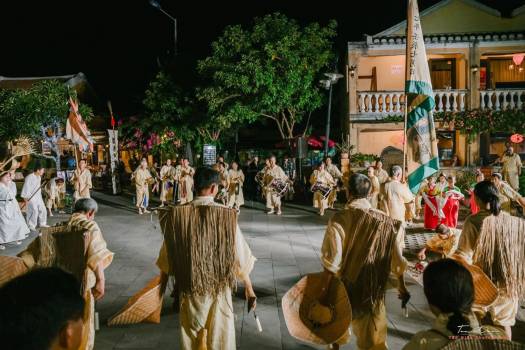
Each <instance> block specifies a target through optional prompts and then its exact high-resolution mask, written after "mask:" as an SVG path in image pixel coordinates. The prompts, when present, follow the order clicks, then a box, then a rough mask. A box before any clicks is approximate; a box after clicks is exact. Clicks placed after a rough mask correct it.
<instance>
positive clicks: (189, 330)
mask: <svg viewBox="0 0 525 350" xmlns="http://www.w3.org/2000/svg"><path fill="white" fill-rule="evenodd" d="M200 171H203V172H205V174H204V175H203V176H202V177H201V176H200V175H199V176H198V177H197V179H199V178H203V177H205V178H206V180H210V181H211V182H212V185H211V186H210V187H204V186H205V185H204V184H199V183H196V184H195V187H196V188H195V189H196V192H197V198H196V199H195V200H194V201H193V202H192V203H190V204H189V205H190V206H194V207H199V206H221V205H220V204H218V203H216V202H215V196H216V195H217V192H218V186H219V177H218V174H217V173H216V172H215V171H214V170H211V169H205V168H199V169H197V172H200ZM212 171H213V172H214V174H210V173H211V172H212ZM201 187H202V188H201ZM196 234H198V232H196ZM167 249H168V248H167V247H166V242H164V243H163V245H162V247H161V249H160V252H159V257H158V260H157V266H158V267H159V269H160V270H161V273H162V279H163V280H166V279H167V276H168V275H170V274H172V273H173V271H172V268H171V267H170V266H172V265H173V264H172V262H170V261H169V259H168V251H167ZM234 251H235V266H236V267H237V268H236V271H235V276H236V278H237V280H240V281H243V283H244V286H245V295H246V298H247V299H248V298H254V297H255V293H254V291H253V288H252V284H251V280H250V273H251V271H252V269H253V265H254V263H255V261H256V259H255V257H254V256H253V255H252V252H251V250H250V247H249V246H248V244H247V243H246V241H245V239H244V236H243V234H242V232H241V229H240V228H239V225H236V234H235V247H234ZM188 268H189V267H188ZM234 321H235V319H234V311H233V302H232V291H231V289H230V287H229V286H226V287H224V288H223V290H221V291H219V292H218V293H217V294H216V295H215V296H212V295H209V294H204V295H200V296H199V295H188V294H185V293H181V294H180V328H181V347H180V349H182V350H197V349H201V348H200V347H199V345H200V344H202V343H205V345H206V346H207V347H206V348H207V349H208V350H235V349H236V344H235V323H234Z"/></svg>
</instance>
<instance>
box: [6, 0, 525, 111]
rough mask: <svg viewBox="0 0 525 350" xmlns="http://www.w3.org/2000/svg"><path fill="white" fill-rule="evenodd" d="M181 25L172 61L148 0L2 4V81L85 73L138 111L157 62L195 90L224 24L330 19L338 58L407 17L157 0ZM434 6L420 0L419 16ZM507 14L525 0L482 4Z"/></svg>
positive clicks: (165, 31)
mask: <svg viewBox="0 0 525 350" xmlns="http://www.w3.org/2000/svg"><path fill="white" fill-rule="evenodd" d="M159 2H160V3H161V5H162V7H163V9H165V10H166V11H167V12H169V13H170V14H172V15H173V16H174V17H176V18H177V19H178V22H179V23H178V36H179V41H178V55H177V57H176V59H173V25H172V22H171V20H170V19H169V18H167V17H166V16H165V15H163V14H162V13H161V12H160V11H158V10H157V9H155V8H153V7H152V6H150V5H149V3H148V1H147V0H127V1H115V0H105V1H101V0H92V1H89V0H84V1H75V0H71V1H57V0H53V1H49V0H48V1H42V0H40V1H21V0H17V1H7V0H3V1H2V2H1V5H0V13H1V14H2V16H1V20H0V33H1V34H0V35H1V38H2V40H1V45H2V46H1V54H0V75H4V76H42V75H62V74H71V73H77V72H84V73H85V74H86V75H87V77H88V80H89V81H90V83H91V85H92V86H93V88H94V90H95V91H96V92H97V94H98V95H99V97H100V99H101V100H102V101H105V100H107V99H111V100H112V102H113V107H114V110H115V112H116V113H118V114H120V115H126V114H128V115H129V114H131V113H137V112H138V111H140V108H141V106H140V101H141V100H142V95H143V92H144V89H145V87H146V85H147V82H148V81H149V80H150V79H151V78H152V77H153V76H154V75H155V73H156V72H157V71H158V70H159V66H158V62H159V61H160V62H161V63H164V64H168V65H169V66H170V67H173V68H172V69H174V72H175V75H176V77H177V81H178V82H179V83H180V84H181V85H182V86H187V87H191V86H194V85H196V84H198V81H197V77H196V76H195V73H194V67H195V63H196V60H197V59H200V58H203V57H205V56H206V55H208V54H209V53H210V43H211V42H212V41H213V40H214V39H215V38H216V37H217V36H219V35H220V33H221V32H222V30H223V29H224V27H225V26H227V25H229V24H243V25H249V24H250V23H251V22H252V19H253V17H256V16H263V15H265V14H268V13H272V12H281V13H284V14H286V15H287V16H289V17H292V18H296V19H297V20H299V21H300V22H302V23H306V22H310V21H317V22H320V23H327V22H328V20H330V19H335V20H336V21H337V22H338V24H339V27H338V32H339V36H338V38H337V43H336V47H337V48H338V49H339V50H340V52H343V51H342V50H343V48H344V45H345V42H346V41H349V40H360V39H362V35H363V34H364V33H367V34H374V33H376V32H379V31H381V30H383V29H386V28H388V27H389V26H391V25H393V24H395V23H397V22H399V21H401V20H403V19H404V18H405V11H406V10H405V8H406V1H405V0H389V1H377V0H367V1H350V0H347V1H311V2H306V1H286V0H251V1H243V2H233V1H213V2H212V1H210V2H205V1H196V0H192V1H174V0H159ZM437 2H438V0H419V6H420V10H422V9H424V8H426V7H428V6H431V5H433V4H435V3H437ZM482 2H483V3H485V4H487V5H489V6H492V7H495V8H498V9H500V10H502V11H504V12H510V10H511V9H513V8H515V7H518V6H519V5H521V4H523V3H525V1H524V0H485V1H482Z"/></svg>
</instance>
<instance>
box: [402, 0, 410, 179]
mask: <svg viewBox="0 0 525 350" xmlns="http://www.w3.org/2000/svg"><path fill="white" fill-rule="evenodd" d="M408 16H410V0H407V25H406V28H405V101H404V102H405V103H404V113H403V114H404V116H403V117H404V118H403V171H402V174H403V179H402V181H403V182H405V177H406V172H407V171H406V163H407V118H408V103H407V102H408V101H407V100H408V94H407V91H406V81H407V75H408V64H409V60H408V57H409V52H408V24H409V21H408Z"/></svg>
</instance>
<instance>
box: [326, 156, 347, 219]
mask: <svg viewBox="0 0 525 350" xmlns="http://www.w3.org/2000/svg"><path fill="white" fill-rule="evenodd" d="M324 162H325V165H326V171H328V173H329V174H330V175H332V178H333V179H334V181H335V183H336V185H337V182H338V181H343V173H342V172H341V170H339V168H338V167H337V165H335V164H334V163H332V158H330V157H326V158H325V160H324ZM336 201H337V188H335V189H334V190H333V191H332V192H330V196H328V207H329V208H332V209H334V204H335V202H336Z"/></svg>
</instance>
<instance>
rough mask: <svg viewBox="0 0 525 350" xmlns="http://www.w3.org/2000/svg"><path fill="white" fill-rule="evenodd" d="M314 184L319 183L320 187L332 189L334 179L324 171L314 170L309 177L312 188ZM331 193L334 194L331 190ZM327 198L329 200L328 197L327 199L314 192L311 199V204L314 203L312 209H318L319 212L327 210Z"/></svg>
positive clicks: (321, 194)
mask: <svg viewBox="0 0 525 350" xmlns="http://www.w3.org/2000/svg"><path fill="white" fill-rule="evenodd" d="M316 183H321V184H322V185H324V186H328V187H334V186H335V180H334V178H333V177H332V175H330V173H329V172H328V171H327V170H326V169H325V170H323V171H319V170H314V172H313V173H312V175H311V176H310V184H311V185H312V186H313V185H315V184H316ZM332 192H335V191H334V190H332ZM332 192H331V193H332ZM328 198H329V196H328V197H324V196H323V193H321V192H319V191H315V192H314V198H313V202H314V203H313V206H314V208H319V209H321V210H324V209H326V208H328V201H329V199H328Z"/></svg>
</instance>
